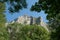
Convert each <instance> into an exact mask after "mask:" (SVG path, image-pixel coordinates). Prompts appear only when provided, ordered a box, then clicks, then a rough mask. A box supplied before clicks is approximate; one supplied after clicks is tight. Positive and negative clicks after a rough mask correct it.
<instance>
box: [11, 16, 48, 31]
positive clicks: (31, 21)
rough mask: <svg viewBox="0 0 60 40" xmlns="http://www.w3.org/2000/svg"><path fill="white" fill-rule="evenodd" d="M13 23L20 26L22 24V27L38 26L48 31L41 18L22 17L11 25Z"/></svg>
mask: <svg viewBox="0 0 60 40" xmlns="http://www.w3.org/2000/svg"><path fill="white" fill-rule="evenodd" d="M14 22H16V23H20V24H23V25H33V24H36V25H38V26H42V27H44V28H45V29H46V30H47V31H48V28H47V24H46V23H45V22H44V21H43V19H42V18H41V17H38V18H35V17H32V16H28V15H23V16H20V17H18V18H17V19H16V20H14V21H13V22H12V23H14Z"/></svg>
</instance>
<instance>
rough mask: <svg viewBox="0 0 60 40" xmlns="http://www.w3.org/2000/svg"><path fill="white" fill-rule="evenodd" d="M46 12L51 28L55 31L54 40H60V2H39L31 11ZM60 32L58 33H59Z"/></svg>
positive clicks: (56, 0)
mask: <svg viewBox="0 0 60 40" xmlns="http://www.w3.org/2000/svg"><path fill="white" fill-rule="evenodd" d="M41 10H43V11H45V13H46V14H48V15H47V19H48V20H49V26H50V27H51V28H52V29H54V30H53V31H54V32H53V33H52V35H53V37H54V39H53V40H59V39H60V38H59V37H60V34H59V33H60V32H59V30H60V0H39V1H38V2H36V3H35V5H33V6H32V7H31V11H37V12H40V11H41ZM57 30H58V31H57Z"/></svg>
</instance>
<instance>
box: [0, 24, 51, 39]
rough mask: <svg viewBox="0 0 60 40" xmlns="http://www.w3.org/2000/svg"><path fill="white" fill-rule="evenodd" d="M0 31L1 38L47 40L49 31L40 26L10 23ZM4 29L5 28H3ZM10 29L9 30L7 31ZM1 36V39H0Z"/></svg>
mask: <svg viewBox="0 0 60 40" xmlns="http://www.w3.org/2000/svg"><path fill="white" fill-rule="evenodd" d="M2 29H4V31H2V32H1V31H0V39H1V40H49V39H50V38H49V32H47V30H46V29H44V28H43V27H41V26H34V25H21V24H16V23H14V24H10V25H8V27H7V29H6V28H2ZM5 29H6V30H5ZM9 29H10V32H9ZM2 38H3V39H2Z"/></svg>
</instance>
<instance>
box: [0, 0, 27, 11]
mask: <svg viewBox="0 0 60 40" xmlns="http://www.w3.org/2000/svg"><path fill="white" fill-rule="evenodd" d="M0 2H3V3H4V2H6V3H7V4H8V5H10V7H9V8H8V9H9V11H10V12H18V11H19V9H22V8H27V3H26V0H0Z"/></svg>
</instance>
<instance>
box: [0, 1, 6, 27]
mask: <svg viewBox="0 0 60 40" xmlns="http://www.w3.org/2000/svg"><path fill="white" fill-rule="evenodd" d="M4 10H5V4H4V3H1V2H0V27H1V26H4V23H5V22H6V20H5V15H4Z"/></svg>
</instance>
